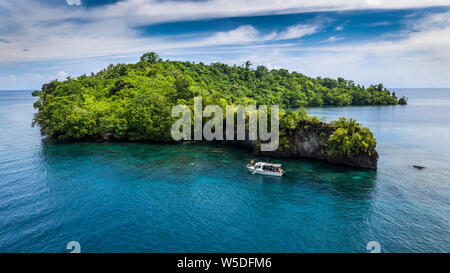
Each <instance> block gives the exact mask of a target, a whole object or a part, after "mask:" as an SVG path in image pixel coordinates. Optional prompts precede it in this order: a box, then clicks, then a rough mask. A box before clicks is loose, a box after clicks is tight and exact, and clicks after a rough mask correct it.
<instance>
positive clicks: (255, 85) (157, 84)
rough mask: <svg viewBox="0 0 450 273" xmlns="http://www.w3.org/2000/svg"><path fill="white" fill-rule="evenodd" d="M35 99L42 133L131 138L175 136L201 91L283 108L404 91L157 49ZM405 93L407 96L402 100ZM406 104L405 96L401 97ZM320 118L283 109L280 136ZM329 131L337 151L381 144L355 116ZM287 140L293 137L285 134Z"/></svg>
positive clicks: (391, 99)
mask: <svg viewBox="0 0 450 273" xmlns="http://www.w3.org/2000/svg"><path fill="white" fill-rule="evenodd" d="M34 95H36V96H39V98H38V100H37V101H36V103H35V105H34V106H35V108H36V109H38V112H37V114H36V115H35V117H34V121H33V124H37V125H39V126H40V127H41V132H42V134H43V135H49V136H54V137H58V138H59V139H68V140H82V139H95V138H99V139H126V140H132V141H141V140H148V141H158V142H168V141H171V136H170V128H171V126H172V124H173V122H174V120H175V119H174V118H171V115H170V114H171V109H172V106H174V105H176V104H185V105H193V98H194V97H195V96H201V97H202V98H203V103H204V105H207V104H216V105H220V106H222V107H224V105H226V104H236V105H237V104H241V105H244V106H245V105H249V104H256V105H259V104H266V105H271V104H278V105H280V107H281V108H296V107H302V106H311V105H389V104H397V103H399V102H398V101H397V97H396V96H395V94H391V93H390V92H389V91H388V90H386V89H385V88H384V87H383V85H382V84H378V85H373V86H370V87H369V88H364V87H361V86H359V85H355V84H354V83H353V81H347V80H344V79H342V78H338V79H337V80H333V79H330V78H317V79H314V78H310V77H307V76H305V75H303V74H300V73H297V72H292V73H289V72H288V71H287V70H285V69H277V70H270V71H269V70H268V69H267V68H266V67H264V66H258V67H256V69H252V68H251V63H250V62H248V61H247V62H246V63H245V64H244V65H243V66H242V67H240V66H236V65H234V66H229V65H226V64H222V63H214V64H211V65H205V64H203V63H199V64H194V63H191V62H180V61H168V60H167V61H164V60H161V59H160V58H159V56H158V55H157V54H156V53H153V52H152V53H147V54H145V55H143V56H142V57H141V59H140V61H139V62H138V63H136V64H117V65H110V66H108V68H106V69H104V70H102V71H100V72H98V73H96V74H94V73H92V74H91V75H90V76H86V75H83V76H80V77H78V78H67V80H65V81H63V82H60V81H57V80H55V81H52V82H49V83H47V84H44V85H43V86H42V90H41V91H36V92H34ZM402 99H403V100H402ZM402 99H401V102H402V103H403V101H404V102H405V103H406V99H404V98H402ZM302 119H303V120H304V119H308V120H311V121H312V122H320V121H319V120H318V119H317V117H308V116H307V114H306V110H304V109H303V108H300V110H298V111H296V112H292V111H282V112H281V115H280V122H281V125H280V127H281V128H280V129H281V134H282V137H283V134H286V132H287V131H289V130H293V129H295V128H296V126H297V123H298V121H299V120H302ZM334 126H336V127H337V128H338V129H337V130H336V132H335V133H334V134H333V136H332V137H330V140H329V144H330V147H332V150H333V151H334V152H336V151H341V152H357V151H362V150H364V151H366V150H367V149H370V148H371V147H374V146H375V140H374V139H373V136H372V134H371V133H370V131H369V130H368V129H361V128H359V124H357V123H356V122H354V121H353V120H350V121H347V120H344V119H342V120H339V121H337V122H335V123H334ZM282 141H285V142H286V140H283V139H282Z"/></svg>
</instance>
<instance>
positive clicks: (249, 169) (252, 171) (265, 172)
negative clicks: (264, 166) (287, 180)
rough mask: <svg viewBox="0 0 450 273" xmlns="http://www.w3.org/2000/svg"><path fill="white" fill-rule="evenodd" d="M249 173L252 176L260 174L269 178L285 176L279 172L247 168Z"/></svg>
mask: <svg viewBox="0 0 450 273" xmlns="http://www.w3.org/2000/svg"><path fill="white" fill-rule="evenodd" d="M247 169H248V171H249V172H250V173H252V174H260V175H268V176H283V173H279V172H268V171H264V170H260V169H256V171H255V168H253V167H247Z"/></svg>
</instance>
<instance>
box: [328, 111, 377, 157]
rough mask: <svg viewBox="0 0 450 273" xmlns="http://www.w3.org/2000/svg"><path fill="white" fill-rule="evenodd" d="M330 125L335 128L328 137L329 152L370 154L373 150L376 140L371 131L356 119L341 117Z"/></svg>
mask: <svg viewBox="0 0 450 273" xmlns="http://www.w3.org/2000/svg"><path fill="white" fill-rule="evenodd" d="M332 125H333V126H334V127H335V128H336V129H335V131H334V132H333V133H332V134H331V135H330V136H329V138H328V148H329V150H328V151H329V153H331V154H333V155H345V154H346V155H352V154H358V153H361V152H366V153H368V154H369V155H370V154H371V153H372V152H373V151H374V150H375V146H376V144H377V142H376V140H375V138H374V137H373V134H372V132H371V131H370V130H369V129H368V128H365V127H362V126H361V125H360V124H359V123H358V122H356V120H354V119H351V118H350V119H346V118H344V117H341V118H339V119H338V120H337V121H334V122H332Z"/></svg>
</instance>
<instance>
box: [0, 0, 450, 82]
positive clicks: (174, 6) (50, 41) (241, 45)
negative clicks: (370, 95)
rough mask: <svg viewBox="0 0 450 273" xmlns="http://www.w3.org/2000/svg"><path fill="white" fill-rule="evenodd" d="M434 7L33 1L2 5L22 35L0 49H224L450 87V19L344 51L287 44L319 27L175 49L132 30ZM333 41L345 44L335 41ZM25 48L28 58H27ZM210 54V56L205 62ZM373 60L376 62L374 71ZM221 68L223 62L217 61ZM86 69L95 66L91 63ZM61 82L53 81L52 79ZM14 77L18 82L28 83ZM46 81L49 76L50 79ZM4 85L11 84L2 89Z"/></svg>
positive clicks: (187, 42)
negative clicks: (232, 19) (316, 13)
mask: <svg viewBox="0 0 450 273" xmlns="http://www.w3.org/2000/svg"><path fill="white" fill-rule="evenodd" d="M72 2H78V1H75V0H72ZM79 2H81V1H79ZM378 4H379V5H378ZM436 5H450V1H448V0H447V1H443V0H429V1H419V0H410V1H401V0H391V1H387V0H378V1H375V2H373V1H369V2H367V1H360V0H348V1H337V0H305V1H301V2H300V1H296V0H246V1H237V0H236V1H234V0H227V1H225V0H208V1H194V2H189V1H157V0H125V1H121V2H118V3H114V4H110V5H108V6H106V7H100V8H90V9H86V8H84V7H83V6H81V7H79V8H73V7H69V6H48V5H42V4H41V3H40V2H39V1H31V0H14V1H13V0H3V1H1V2H0V16H1V19H0V20H1V23H0V31H1V30H2V29H3V28H5V29H6V28H7V29H16V31H15V33H11V32H5V33H6V34H2V37H1V39H2V41H8V43H5V42H0V63H17V62H31V61H42V60H45V61H48V60H58V59H59V60H69V59H77V58H90V57H102V56H110V55H121V56H133V58H135V56H137V54H140V53H141V52H144V51H157V52H172V53H173V54H174V55H176V54H178V56H184V55H186V53H187V52H189V53H191V52H199V54H203V56H210V57H208V58H210V59H213V58H215V57H214V56H217V54H216V53H217V49H205V47H208V46H224V47H225V46H226V48H224V49H223V50H224V51H223V53H231V54H234V55H233V56H234V57H233V58H234V59H232V60H231V59H230V60H228V61H229V62H235V63H239V62H240V61H241V60H246V59H249V60H251V61H252V62H253V63H255V64H256V63H259V64H266V63H270V64H271V65H272V66H273V67H281V66H282V67H286V68H289V69H294V70H298V71H300V72H304V73H305V74H308V73H309V74H311V75H329V76H333V75H337V76H340V75H341V76H346V77H348V78H353V79H355V81H363V82H364V81H366V80H367V81H369V80H370V79H373V78H376V79H377V80H379V81H387V82H391V83H394V82H395V81H396V80H397V79H398V82H404V83H407V84H412V83H414V82H417V81H419V80H420V79H422V78H423V77H426V78H425V80H424V83H423V84H425V85H427V84H434V85H447V86H448V85H450V80H449V79H450V75H449V73H450V72H449V69H448V67H450V52H449V51H450V41H449V39H450V38H449V37H450V13H449V12H447V13H441V14H434V15H432V16H431V15H430V16H428V17H426V18H425V19H424V20H420V21H417V19H415V20H416V21H415V22H414V21H412V22H411V23H410V26H409V28H410V29H412V30H414V32H405V33H404V38H403V39H401V40H397V41H392V42H384V41H379V42H365V43H354V44H345V45H341V46H332V45H330V44H329V43H328V44H327V43H323V44H322V45H318V46H317V47H311V48H299V47H298V45H299V44H298V43H297V42H295V43H294V42H290V41H284V40H287V39H293V38H300V37H304V36H305V35H311V34H313V33H315V32H318V31H319V30H320V29H321V25H320V24H319V23H317V24H311V25H294V26H290V27H288V28H286V29H284V30H280V31H278V32H272V33H261V32H260V31H258V30H257V29H256V28H254V27H253V26H250V25H244V26H240V27H238V28H235V29H233V30H230V31H222V32H217V33H211V34H210V35H209V36H207V37H200V36H197V37H188V38H186V39H184V40H183V39H181V38H182V37H178V38H180V39H177V41H173V40H170V39H168V38H170V37H161V36H159V37H146V38H143V37H141V36H140V33H138V32H137V31H136V30H135V28H134V27H136V26H140V25H143V24H153V23H158V22H170V21H179V20H190V19H205V18H216V17H226V16H244V15H245V16H247V15H263V14H281V13H294V12H309V11H325V10H352V9H370V8H383V9H389V8H411V7H422V6H436ZM67 19H80V20H83V19H84V20H86V21H85V22H84V23H83V24H77V23H75V22H76V20H68V21H64V20H67ZM412 19H414V18H412ZM4 22H6V23H4ZM60 22H63V23H60ZM330 39H331V40H336V39H340V38H339V37H334V38H333V37H330ZM270 40H283V41H281V42H278V43H277V45H270V46H266V45H263V44H262V42H264V41H270ZM289 42H290V43H289ZM234 45H237V46H234ZM25 48H27V49H29V51H23V49H25ZM186 48H189V50H186ZM199 48H201V49H199ZM221 50H222V49H221ZM205 52H210V54H209V55H205V54H204V53H205ZM274 52H276V53H274ZM370 56H372V57H370ZM368 59H370V60H378V61H377V63H376V64H374V63H370V62H369V61H368ZM217 60H222V61H224V60H223V59H219V58H218V57H217ZM225 61H226V60H225ZM238 61H239V62H238ZM85 63H86V64H88V65H90V66H91V67H92V66H93V64H92V62H91V63H89V61H86V62H85ZM70 69H71V67H70V66H69V65H66V66H65V67H64V66H63V67H58V68H55V70H54V71H58V70H65V71H71V72H73V71H72V70H70ZM87 69H90V68H87ZM83 71H85V70H83ZM88 71H89V72H90V71H91V70H88ZM88 71H86V72H88ZM424 71H425V72H424ZM61 72H63V71H61ZM49 73H50V72H49ZM408 73H409V74H410V75H408ZM343 74H345V75H343ZM352 75H353V76H352ZM423 75H425V76H423ZM57 76H58V75H54V76H53V79H54V78H55V77H57ZM60 76H61V77H62V76H63V75H62V74H61V75H60ZM64 76H67V75H64ZM16 77H17V78H19V79H20V78H24V77H25V76H16ZM46 77H49V76H44V78H46ZM4 79H5V76H4V77H3V78H2V81H3V80H4ZM36 81H37V79H36ZM0 88H1V87H0Z"/></svg>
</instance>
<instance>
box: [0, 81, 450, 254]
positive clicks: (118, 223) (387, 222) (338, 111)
mask: <svg viewBox="0 0 450 273" xmlns="http://www.w3.org/2000/svg"><path fill="white" fill-rule="evenodd" d="M395 91H396V93H397V95H398V96H399V95H406V96H407V97H409V105H407V106H364V107H324V108H310V109H309V113H310V114H315V115H318V116H326V117H327V118H328V119H330V120H331V119H335V118H337V117H339V116H346V117H353V118H356V119H358V121H360V122H361V123H362V124H363V125H365V126H367V127H369V128H370V129H371V130H372V131H373V132H374V134H375V137H376V138H377V143H378V144H377V150H378V153H379V155H380V159H379V162H378V166H379V168H378V170H377V171H363V170H357V169H351V168H346V167H338V166H333V165H329V164H326V163H320V162H315V161H309V160H271V161H276V162H280V163H282V164H283V168H284V169H285V170H286V171H287V172H288V175H287V176H286V177H282V178H276V177H263V176H257V175H251V174H250V173H249V172H248V171H247V170H246V168H245V165H246V164H247V163H248V162H249V161H250V160H251V159H256V160H264V158H254V157H253V156H252V155H251V154H249V153H248V152H247V151H241V150H239V149H236V148H232V147H225V146H211V145H198V144H180V145H154V144H145V143H75V144H57V143H54V142H52V141H50V140H48V139H44V138H42V137H41V136H40V133H39V128H32V127H31V120H32V117H33V114H34V112H35V110H34V109H33V107H32V103H33V101H34V98H33V97H32V96H31V92H29V91H27V92H22V91H0V252H69V250H68V249H66V246H67V243H68V242H69V241H78V242H79V243H80V245H81V251H82V252H368V250H367V249H366V246H367V243H368V242H369V241H377V242H379V244H380V246H381V251H382V252H449V251H450V89H398V90H395ZM414 164H416V165H423V166H426V168H425V169H423V170H417V169H415V168H413V167H412V165H414Z"/></svg>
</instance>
